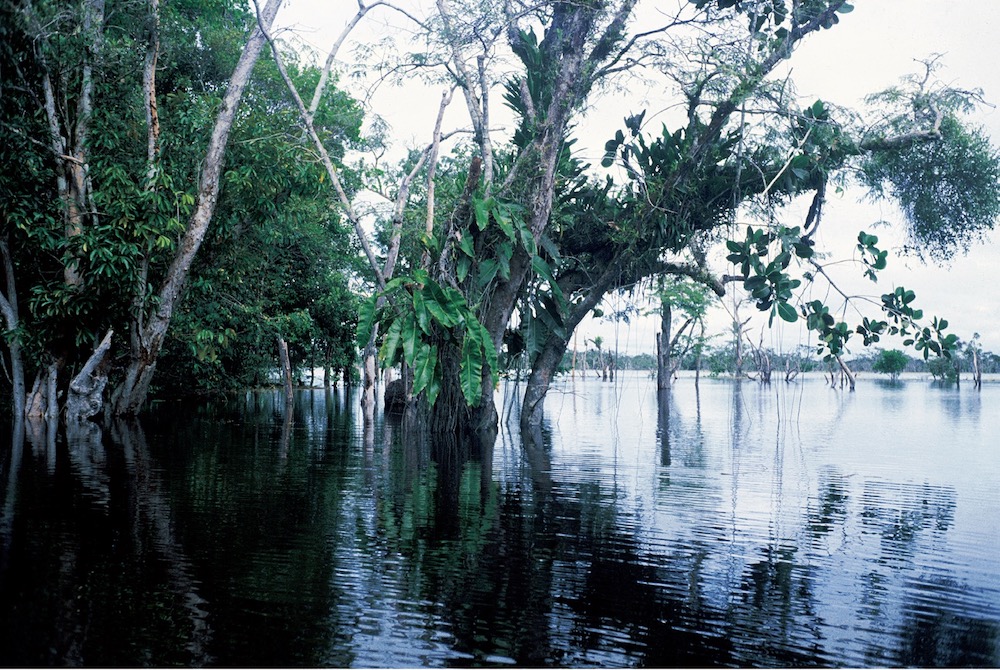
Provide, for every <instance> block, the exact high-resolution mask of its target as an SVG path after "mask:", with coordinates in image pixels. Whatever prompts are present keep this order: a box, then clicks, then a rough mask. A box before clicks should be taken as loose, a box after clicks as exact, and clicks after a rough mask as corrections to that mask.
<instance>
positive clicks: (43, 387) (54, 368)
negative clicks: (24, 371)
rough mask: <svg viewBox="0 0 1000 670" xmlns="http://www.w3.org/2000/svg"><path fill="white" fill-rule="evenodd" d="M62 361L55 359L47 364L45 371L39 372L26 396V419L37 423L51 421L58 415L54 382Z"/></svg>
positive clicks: (56, 392)
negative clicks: (43, 420)
mask: <svg viewBox="0 0 1000 670" xmlns="http://www.w3.org/2000/svg"><path fill="white" fill-rule="evenodd" d="M62 366H63V360H62V359H56V360H54V361H52V362H51V363H49V366H48V367H47V368H45V370H39V371H38V374H37V375H36V376H35V383H34V384H32V387H31V393H30V394H28V398H27V406H26V407H25V410H24V415H25V417H27V418H28V419H32V420H35V421H39V420H42V419H53V418H55V417H56V416H58V415H59V394H58V390H57V388H56V382H57V380H58V378H59V370H60V369H62Z"/></svg>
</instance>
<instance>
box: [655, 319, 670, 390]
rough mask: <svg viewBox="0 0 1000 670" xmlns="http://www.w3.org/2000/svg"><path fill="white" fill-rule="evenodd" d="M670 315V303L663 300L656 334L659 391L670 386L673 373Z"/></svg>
mask: <svg viewBox="0 0 1000 670" xmlns="http://www.w3.org/2000/svg"><path fill="white" fill-rule="evenodd" d="M672 316H673V314H672V310H671V309H670V305H669V304H666V303H665V302H664V304H662V305H661V307H660V332H659V334H658V335H657V336H656V388H657V389H659V390H661V391H662V390H665V389H669V388H670V386H671V381H672V380H671V377H673V374H674V371H673V367H672V366H671V361H670V350H671V346H670V328H671V323H670V321H671V318H672Z"/></svg>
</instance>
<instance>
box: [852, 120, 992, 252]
mask: <svg viewBox="0 0 1000 670" xmlns="http://www.w3.org/2000/svg"><path fill="white" fill-rule="evenodd" d="M862 176H863V179H864V181H865V183H866V184H867V185H868V186H869V189H870V192H871V193H872V195H874V196H876V197H883V196H886V195H891V196H892V198H893V199H895V200H896V201H897V202H898V203H899V204H900V207H901V208H902V210H903V214H904V216H905V217H906V220H907V222H908V224H909V226H908V230H909V234H910V240H911V247H912V249H911V250H912V251H914V252H915V253H917V254H918V255H927V256H929V257H930V258H932V259H933V260H936V261H945V260H949V259H951V258H952V257H953V256H954V255H955V253H956V252H965V251H968V249H969V247H970V245H972V244H974V243H976V242H980V241H982V240H983V239H984V238H985V235H986V234H987V233H988V232H989V231H990V230H992V229H993V226H994V225H995V223H996V220H997V217H998V216H1000V192H998V190H997V188H996V184H997V183H998V182H1000V154H998V153H997V151H996V149H994V148H993V147H992V146H991V145H990V142H989V138H988V137H987V136H986V135H985V134H984V133H983V132H982V131H980V130H978V129H975V128H968V127H965V126H963V125H962V124H961V123H960V122H959V121H958V120H957V119H955V118H954V117H953V116H946V117H944V118H943V119H942V121H941V126H940V139H936V140H934V141H925V142H915V143H910V144H907V145H905V146H898V147H897V146H891V147H888V148H886V149H884V150H879V151H874V152H872V153H871V154H870V155H869V156H868V157H867V159H866V160H865V161H864V163H863V165H862ZM942 221H948V225H941V222H942Z"/></svg>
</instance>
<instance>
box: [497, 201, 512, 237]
mask: <svg viewBox="0 0 1000 670" xmlns="http://www.w3.org/2000/svg"><path fill="white" fill-rule="evenodd" d="M493 220H494V221H496V222H497V225H498V226H500V230H502V231H503V233H504V235H506V236H507V239H509V240H510V241H511V242H513V241H514V221H513V217H512V214H511V211H510V208H509V207H506V206H505V205H503V204H502V203H497V204H496V206H495V207H494V208H493Z"/></svg>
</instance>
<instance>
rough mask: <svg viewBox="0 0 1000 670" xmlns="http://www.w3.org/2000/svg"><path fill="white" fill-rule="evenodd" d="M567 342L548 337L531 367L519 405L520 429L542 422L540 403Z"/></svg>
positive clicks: (555, 337) (543, 398)
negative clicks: (522, 399) (522, 398)
mask: <svg viewBox="0 0 1000 670" xmlns="http://www.w3.org/2000/svg"><path fill="white" fill-rule="evenodd" d="M567 346H568V342H567V341H566V340H563V339H561V338H559V337H557V336H555V335H553V336H551V337H549V338H548V339H547V340H546V341H545V344H544V345H543V346H542V350H541V351H540V352H539V353H538V356H536V357H535V360H534V361H533V363H532V365H531V374H530V375H528V382H527V385H526V386H525V388H524V401H523V402H522V403H521V427H522V428H528V427H529V426H532V425H537V424H540V423H541V421H542V402H543V401H544V400H545V395H546V393H548V390H549V385H550V384H551V383H552V378H553V377H554V376H555V372H556V369H557V368H558V367H559V362H560V361H561V360H562V357H563V354H564V353H565V352H566V347H567Z"/></svg>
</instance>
